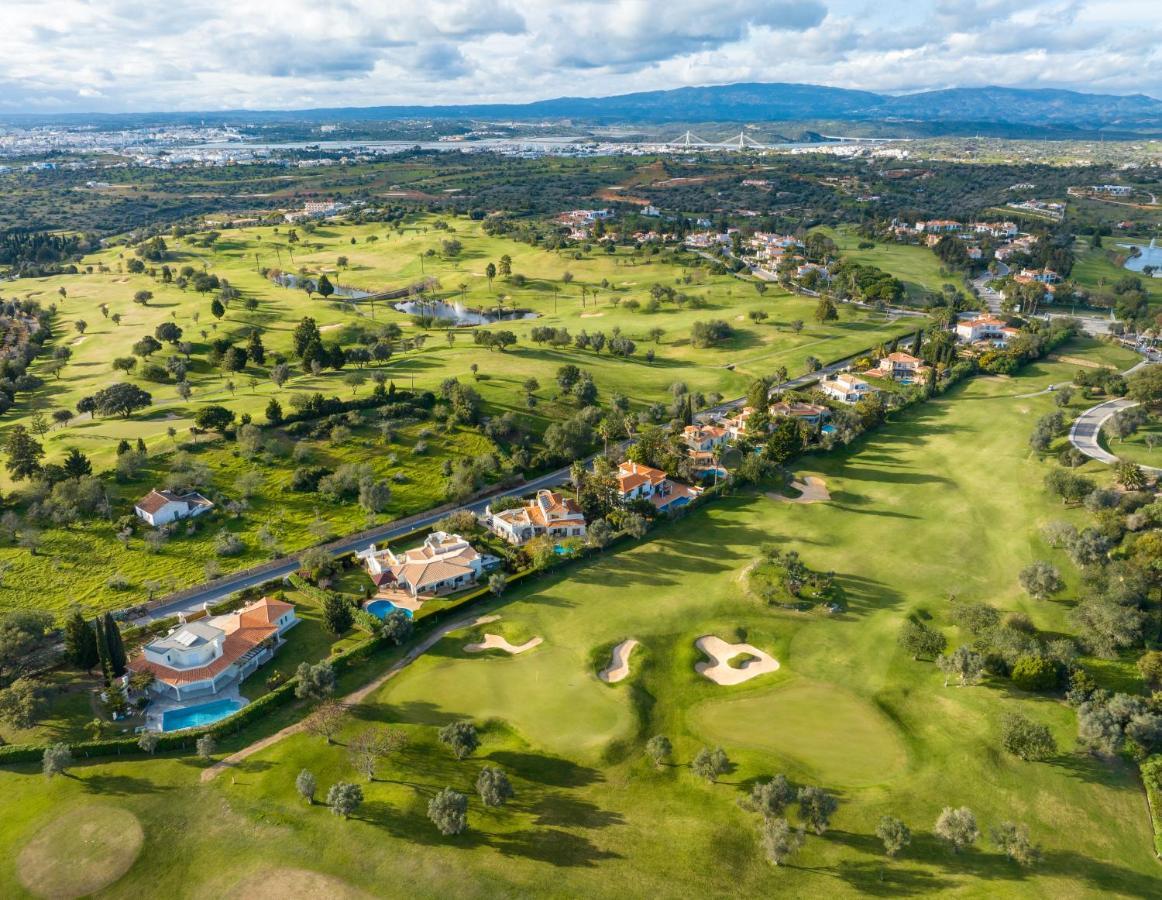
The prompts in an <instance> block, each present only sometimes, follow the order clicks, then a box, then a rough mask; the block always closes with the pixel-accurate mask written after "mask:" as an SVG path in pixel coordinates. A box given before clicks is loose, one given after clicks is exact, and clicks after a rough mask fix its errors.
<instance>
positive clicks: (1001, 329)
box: [956, 316, 1020, 344]
mask: <svg viewBox="0 0 1162 900" xmlns="http://www.w3.org/2000/svg"><path fill="white" fill-rule="evenodd" d="M1019 333H1020V329H1018V328H1012V327H1010V326H1008V325H1006V324H1005V323H1004V321H1003V320H1002V319H998V318H995V317H994V316H978V317H977V318H975V319H965V320H962V321H960V322H957V323H956V336H957V337H958V338H960V339H961V340H962V341H965V342H966V343H969V344H972V343H976V342H977V341H984V340H999V341H1006V340H1008V339H1009V338H1011V337H1014V336H1016V335H1017V334H1019Z"/></svg>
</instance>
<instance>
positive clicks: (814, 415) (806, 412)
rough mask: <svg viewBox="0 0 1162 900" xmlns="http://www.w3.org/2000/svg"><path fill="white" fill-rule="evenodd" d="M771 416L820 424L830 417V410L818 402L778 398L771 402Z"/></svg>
mask: <svg viewBox="0 0 1162 900" xmlns="http://www.w3.org/2000/svg"><path fill="white" fill-rule="evenodd" d="M771 417H772V418H775V419H795V420H797V421H799V422H806V423H807V424H808V425H822V424H823V422H824V420H826V419H828V418H830V417H831V410H829V409H828V408H827V407H826V406H822V405H820V404H818V403H804V402H803V401H802V400H789V401H788V400H780V401H779V402H778V403H772V404H771Z"/></svg>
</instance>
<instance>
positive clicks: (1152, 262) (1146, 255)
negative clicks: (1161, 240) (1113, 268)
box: [1118, 238, 1162, 278]
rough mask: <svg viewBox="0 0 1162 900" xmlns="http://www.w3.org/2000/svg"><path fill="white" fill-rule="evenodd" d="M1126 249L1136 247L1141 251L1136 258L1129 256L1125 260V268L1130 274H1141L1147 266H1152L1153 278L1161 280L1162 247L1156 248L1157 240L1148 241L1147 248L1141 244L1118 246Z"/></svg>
mask: <svg viewBox="0 0 1162 900" xmlns="http://www.w3.org/2000/svg"><path fill="white" fill-rule="evenodd" d="M1118 246H1119V247H1125V248H1127V249H1129V248H1131V247H1137V248H1138V250H1140V251H1141V254H1140V255H1138V256H1131V257H1130V258H1129V259H1127V260H1126V268H1127V269H1129V270H1130V271H1131V272H1141V271H1142V270H1143V269H1145V268H1146V267H1147V266H1153V267H1154V272H1153V275H1154V277H1155V278H1162V247H1159V246H1158V239H1157V238H1155V239H1154V240H1152V241H1150V244H1149V246H1144V245H1142V244H1118Z"/></svg>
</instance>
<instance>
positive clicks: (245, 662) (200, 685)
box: [127, 597, 300, 700]
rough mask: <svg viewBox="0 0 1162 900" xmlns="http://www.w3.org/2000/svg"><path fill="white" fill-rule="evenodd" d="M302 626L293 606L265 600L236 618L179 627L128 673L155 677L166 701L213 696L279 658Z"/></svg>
mask: <svg viewBox="0 0 1162 900" xmlns="http://www.w3.org/2000/svg"><path fill="white" fill-rule="evenodd" d="M299 621H300V620H299V618H298V617H297V616H296V615H295V608H294V606H293V605H292V604H290V603H284V602H283V601H281V600H273V599H271V598H270V597H263V598H262V599H261V600H257V601H255V602H254V603H251V604H250V605H249V606H246V607H243V608H242V609H240V610H239V611H238V612H235V613H229V614H228V615H224V616H215V617H213V618H210V619H199V620H197V621H187V622H184V623H182V624H181V625H178V626H177V627H176V628H174V629H173V630H172V631H170V633H169V634H167V635H166V636H165V637H162V638H157V639H156V640H153V641H150V642H149V643H148V644H146V645H145V647H143V648H142V650H141V652H140V653H139V654H138V655H137V656H135V657H134V658H133V659H131V660H130V661H129V663H128V666H127V667H128V669H129V672H130V673H131V674H132V673H146V672H148V673H150V674H152V675H153V677H154V681H153V685H152V690H154V691H155V692H157V693H158V694H161V695H163V696H166V697H170V698H172V699H175V700H186V699H189V698H191V697H208V696H212V695H214V694H217V693H219V692H220V691H222V690H223V689H224V688H226V687H228V686H230V685H232V684H236V683H237V682H240V681H242V680H243V679H244V678H246V677H247V676H249V675H250V674H251V673H252V672H253V671H254V670H255V669H257V668H258V667H259V666H261V665H262V664H263V663H264V662H266V661H267V660H269V659H270V658H271V657H273V656H274V653H275V651H276V650H277V649H278V648H279V647H280V646H281V645H282V643H283V638H282V636H283V635H284V634H285V633H286V632H287V631H288V630H289V629H291V628H293V627H294V626H295V625H297V624H298V623H299Z"/></svg>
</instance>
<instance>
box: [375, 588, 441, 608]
mask: <svg viewBox="0 0 1162 900" xmlns="http://www.w3.org/2000/svg"><path fill="white" fill-rule="evenodd" d="M428 599H429V598H428V597H420V598H418V599H416V598H413V597H412V595H411V594H409V593H408V592H407V591H400V590H394V589H390V588H380V589H379V593H377V594H376V595H375V596H374V597H372V598H371V599H370V600H369V601H368V603H374V602H375V601H376V600H386V601H387V602H388V603H390V604H391V605H392V606H397V607H399V608H400V609H407V610H410V611H411V612H413V613H416V612H419V611H420V608H421V607H422V606H423V605H424V601H425V600H428Z"/></svg>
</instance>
